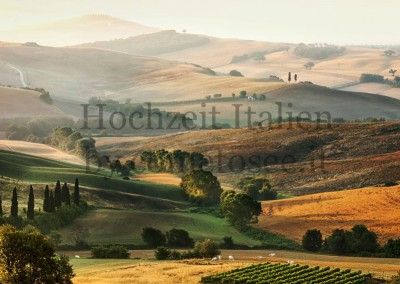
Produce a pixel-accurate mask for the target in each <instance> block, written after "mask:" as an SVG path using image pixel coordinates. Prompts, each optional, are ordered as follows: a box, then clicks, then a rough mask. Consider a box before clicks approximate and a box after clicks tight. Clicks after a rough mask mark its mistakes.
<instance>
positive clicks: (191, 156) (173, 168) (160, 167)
mask: <svg viewBox="0 0 400 284" xmlns="http://www.w3.org/2000/svg"><path fill="white" fill-rule="evenodd" d="M140 159H141V161H142V162H144V163H145V165H146V169H147V170H149V171H153V172H161V171H165V172H173V173H184V172H187V171H191V170H198V169H202V168H203V167H205V166H207V165H208V160H207V159H206V158H205V157H204V156H203V154H200V153H197V152H186V151H181V150H175V151H172V152H168V151H166V150H164V149H161V150H157V151H144V152H143V153H142V154H141V155H140Z"/></svg>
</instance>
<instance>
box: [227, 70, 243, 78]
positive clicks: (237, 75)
mask: <svg viewBox="0 0 400 284" xmlns="http://www.w3.org/2000/svg"><path fill="white" fill-rule="evenodd" d="M229 75H230V76H234V77H244V76H243V74H242V73H240V72H239V71H238V70H231V72H229Z"/></svg>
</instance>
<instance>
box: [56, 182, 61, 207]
mask: <svg viewBox="0 0 400 284" xmlns="http://www.w3.org/2000/svg"><path fill="white" fill-rule="evenodd" d="M61 202H62V197H61V184H60V181H59V180H57V183H56V187H55V189H54V206H55V207H56V208H60V207H61Z"/></svg>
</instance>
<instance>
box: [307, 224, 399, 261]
mask: <svg viewBox="0 0 400 284" xmlns="http://www.w3.org/2000/svg"><path fill="white" fill-rule="evenodd" d="M302 247H303V248H304V249H306V250H308V251H312V252H318V251H322V252H328V253H332V254H337V255H362V256H370V255H375V256H384V257H400V238H398V239H396V240H394V239H389V240H388V241H387V242H386V244H385V245H384V246H380V245H379V243H378V237H377V235H376V233H375V232H373V231H371V230H369V229H368V228H367V227H366V226H365V225H363V224H358V225H355V226H353V228H352V229H351V230H343V229H335V230H334V231H333V232H332V234H331V235H328V236H326V237H325V239H323V237H322V233H321V231H320V230H317V229H312V230H308V231H307V232H306V233H305V235H304V236H303V239H302Z"/></svg>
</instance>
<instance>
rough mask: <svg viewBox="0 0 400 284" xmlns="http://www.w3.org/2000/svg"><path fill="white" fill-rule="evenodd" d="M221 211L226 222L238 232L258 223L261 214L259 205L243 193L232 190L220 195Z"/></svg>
mask: <svg viewBox="0 0 400 284" xmlns="http://www.w3.org/2000/svg"><path fill="white" fill-rule="evenodd" d="M221 211H222V213H223V214H224V216H225V218H226V219H227V221H228V222H229V223H230V224H231V225H233V226H235V227H237V228H238V229H240V230H243V229H245V227H246V226H247V225H249V224H255V223H257V222H258V216H259V215H260V214H261V212H262V210H261V203H260V202H258V201H256V200H254V199H253V198H251V196H249V195H247V194H244V193H236V192H235V191H233V190H229V191H225V192H224V193H222V194H221Z"/></svg>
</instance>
